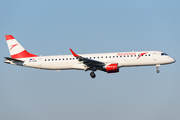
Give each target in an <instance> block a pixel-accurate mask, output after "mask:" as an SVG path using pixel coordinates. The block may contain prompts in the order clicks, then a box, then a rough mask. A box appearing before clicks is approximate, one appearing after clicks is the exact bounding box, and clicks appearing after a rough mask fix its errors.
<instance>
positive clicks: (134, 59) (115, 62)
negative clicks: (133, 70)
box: [4, 35, 175, 78]
mask: <svg viewBox="0 0 180 120" xmlns="http://www.w3.org/2000/svg"><path fill="white" fill-rule="evenodd" d="M5 37H6V41H7V45H8V47H9V51H10V54H11V57H4V58H5V59H6V60H5V61H4V62H5V63H8V64H13V65H19V66H26V67H31V68H38V69H46V70H58V71H60V70H69V69H76V70H85V71H88V70H90V71H92V72H91V73H90V76H91V77H92V78H95V77H96V75H95V73H94V71H96V70H101V71H104V72H107V73H116V72H119V68H120V67H131V66H150V65H151V66H152V65H154V66H156V69H157V73H159V72H160V71H159V70H158V68H159V66H160V65H164V64H170V63H174V62H175V60H174V59H173V58H172V57H170V56H168V55H167V54H166V53H163V52H160V51H141V52H134V51H133V52H115V53H98V54H81V55H77V54H76V53H75V52H74V51H72V49H70V51H71V53H72V55H57V56H38V55H35V54H31V53H29V52H27V51H26V50H25V49H24V48H23V47H22V46H21V45H20V44H19V43H18V42H17V41H16V39H15V38H14V37H13V36H12V35H5Z"/></svg>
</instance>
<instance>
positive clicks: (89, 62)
mask: <svg viewBox="0 0 180 120" xmlns="http://www.w3.org/2000/svg"><path fill="white" fill-rule="evenodd" d="M70 51H71V53H72V54H73V56H74V57H76V58H77V59H78V60H79V61H80V62H82V63H83V64H85V65H87V66H88V67H92V66H104V65H105V64H104V63H103V62H100V61H97V60H92V59H89V58H85V57H82V56H80V55H77V54H76V53H75V52H74V51H73V50H72V49H70Z"/></svg>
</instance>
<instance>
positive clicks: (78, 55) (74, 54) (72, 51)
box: [70, 48, 80, 57]
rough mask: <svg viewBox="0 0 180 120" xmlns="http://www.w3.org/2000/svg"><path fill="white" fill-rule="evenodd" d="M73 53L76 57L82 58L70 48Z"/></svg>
mask: <svg viewBox="0 0 180 120" xmlns="http://www.w3.org/2000/svg"><path fill="white" fill-rule="evenodd" d="M70 51H71V53H72V54H73V56H74V57H80V56H79V55H77V54H76V53H75V52H74V51H73V50H72V49H71V48H70Z"/></svg>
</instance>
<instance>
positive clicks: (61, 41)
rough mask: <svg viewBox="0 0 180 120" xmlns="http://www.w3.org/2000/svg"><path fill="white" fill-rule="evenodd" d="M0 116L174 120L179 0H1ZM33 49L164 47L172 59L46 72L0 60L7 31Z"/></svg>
mask: <svg viewBox="0 0 180 120" xmlns="http://www.w3.org/2000/svg"><path fill="white" fill-rule="evenodd" d="M0 3H1V4H0V14H1V19H0V21H1V23H0V28H1V29H0V44H1V47H0V51H1V52H0V56H1V58H0V60H1V62H0V66H1V67H0V98H1V99H0V119H1V120H12V119H14V120H25V119H26V120H32V119H33V120H41V119H43V120H49V119H53V120H59V119H63V120H84V119H86V120H92V119H94V120H101V119H103V120H110V119H111V120H119V119H123V120H132V119H133V120H144V119H146V120H152V119H153V120H162V119H163V120H169V119H173V120H179V118H180V114H179V111H180V96H179V93H180V87H179V86H180V80H179V79H180V74H179V67H180V64H179V60H180V56H179V51H180V47H179V45H180V34H179V32H180V22H179V21H180V7H179V4H180V1H178V0H171V1H170V0H136V1H133V0H126V1H120V0H117V1H116V0H111V1H107V0H91V1H83V0H76V1H72V0H66V1H59V0H51V1H48V0H44V1H43V0H42V1H41V0H38V1H35V0H32V1H20V0H16V1H12V0H9V1H1V2H0ZM7 34H11V35H13V36H14V37H15V38H16V39H17V40H18V41H19V42H20V43H21V45H22V46H23V47H24V48H25V49H27V50H28V51H29V52H31V53H34V54H37V55H57V54H62V55H63V54H71V53H70V51H69V48H72V49H73V50H74V51H75V52H76V53H79V54H83V53H103V52H125V51H132V50H134V51H146V50H158V51H163V52H166V53H167V54H169V55H170V56H172V57H173V58H175V59H176V63H174V64H170V65H164V66H161V67H160V71H161V72H160V73H159V74H157V73H156V68H155V66H150V67H132V68H131V67H130V68H121V69H120V72H119V73H115V74H107V73H105V72H101V71H97V72H96V75H97V77H96V79H93V80H92V79H91V78H90V76H89V73H90V72H84V71H75V70H70V71H61V72H57V71H47V70H38V69H32V68H25V67H19V66H13V65H8V64H5V63H3V61H4V58H3V57H7V56H10V55H9V51H8V48H7V44H6V40H5V37H4V35H7Z"/></svg>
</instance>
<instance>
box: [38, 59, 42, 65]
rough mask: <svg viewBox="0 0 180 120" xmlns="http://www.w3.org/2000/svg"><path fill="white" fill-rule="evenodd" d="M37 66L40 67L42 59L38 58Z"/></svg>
mask: <svg viewBox="0 0 180 120" xmlns="http://www.w3.org/2000/svg"><path fill="white" fill-rule="evenodd" d="M38 64H39V66H41V65H42V58H38Z"/></svg>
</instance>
